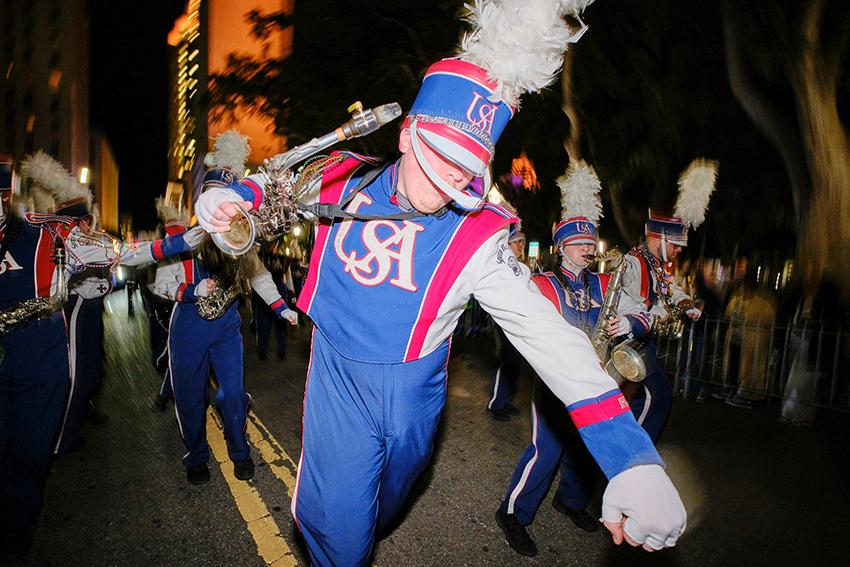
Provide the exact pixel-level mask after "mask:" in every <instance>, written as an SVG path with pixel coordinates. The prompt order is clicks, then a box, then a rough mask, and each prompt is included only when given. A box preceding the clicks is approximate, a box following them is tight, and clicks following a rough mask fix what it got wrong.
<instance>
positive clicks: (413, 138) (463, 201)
mask: <svg viewBox="0 0 850 567" xmlns="http://www.w3.org/2000/svg"><path fill="white" fill-rule="evenodd" d="M417 122H418V121H417V120H412V121H411V122H410V145H411V147H412V148H413V155H414V156H416V161H417V162H418V163H419V166H420V167H421V168H422V171H424V172H425V175H427V176H428V179H430V180H431V182H432V183H433V184H434V185H436V186H437V188H438V189H439V190H440V191H442V192H443V193H445V194H446V195H448V196H449V197H451V198H452V200H453V201H454V202H455V203H457V204H458V206H460V207H461V208H462V209H465V210H467V211H475V210H478V209H480V208H481V206H482V205H483V204H484V197H483V196H482V197H473V196H472V195H469V194H467V193H465V192H463V191H458V190H457V189H455V188H454V187H452V186H451V185H449V183H448V182H446V180H445V179H443V178H442V177H440V176H439V175H438V174H437V172H436V171H434V168H433V167H431V164H430V163H428V160H427V159H425V154H424V153H423V152H422V146H421V144H420V141H419V132H418V130H417V126H416V125H417ZM489 187H490V169H489V168H488V169H487V170H486V171H485V172H484V185H483V188H484V191H485V194H486V191H487V189H489Z"/></svg>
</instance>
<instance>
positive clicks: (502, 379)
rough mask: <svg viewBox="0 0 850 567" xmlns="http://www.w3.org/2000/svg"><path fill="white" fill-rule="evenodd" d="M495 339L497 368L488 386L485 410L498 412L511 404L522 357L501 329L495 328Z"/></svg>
mask: <svg viewBox="0 0 850 567" xmlns="http://www.w3.org/2000/svg"><path fill="white" fill-rule="evenodd" d="M496 339H497V341H498V343H499V367H498V368H496V373H495V374H494V375H493V383H492V384H491V386H490V401H489V402H487V409H488V410H490V411H498V410H501V409H504V407H505V406H506V405H508V404H509V403H511V402H512V401H513V399H514V395H516V390H517V378H518V377H519V371H520V366H521V364H522V355H521V354H520V353H519V351H518V350H517V349H516V347H515V346H514V345H513V344H511V341H510V340H508V338H507V337H506V336H505V332H504V331H503V330H502V329H501V327H496Z"/></svg>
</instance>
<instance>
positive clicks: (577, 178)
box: [557, 160, 602, 225]
mask: <svg viewBox="0 0 850 567" xmlns="http://www.w3.org/2000/svg"><path fill="white" fill-rule="evenodd" d="M557 183H558V187H559V188H560V189H561V220H567V219H568V218H571V217H587V219H588V220H590V222H592V223H593V224H596V225H598V224H599V219H601V218H602V199H600V197H599V192H600V191H601V190H602V184H601V183H600V182H599V178H598V177H597V176H596V172H595V171H594V170H593V168H592V167H590V166H589V165H587V164H586V163H585V162H584V161H581V160H580V161H578V162H575V163H571V164H570V166H569V167H568V168H567V171H566V173H565V174H564V175H562V176H561V177H559V178H558V180H557Z"/></svg>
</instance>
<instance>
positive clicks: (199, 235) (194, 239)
mask: <svg viewBox="0 0 850 567" xmlns="http://www.w3.org/2000/svg"><path fill="white" fill-rule="evenodd" d="M206 235H207V233H206V231H204V229H203V228H201V227H200V226H193V227H192V228H190V229H189V230H187V231H186V234H184V235H183V239H184V240H185V241H186V244H187V245H188V246H189V247H190V248H196V247H197V246H198V245H199V244H200V243H201V241H202V240H203V239H204V237H205V236H206Z"/></svg>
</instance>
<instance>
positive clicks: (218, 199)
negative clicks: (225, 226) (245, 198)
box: [195, 187, 242, 232]
mask: <svg viewBox="0 0 850 567" xmlns="http://www.w3.org/2000/svg"><path fill="white" fill-rule="evenodd" d="M241 202H242V198H241V197H240V196H239V194H238V193H236V191H233V190H231V189H225V188H223V187H213V188H212V189H207V190H206V191H204V192H203V193H201V195H200V197H198V202H197V203H195V216H196V217H198V225H199V226H200V227H201V228H202V229H204V230H205V231H207V232H214V231H215V227H214V226H213V214H214V213H215V211H216V210H217V209H218V208H219V206H220V205H221V204H222V203H241Z"/></svg>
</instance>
